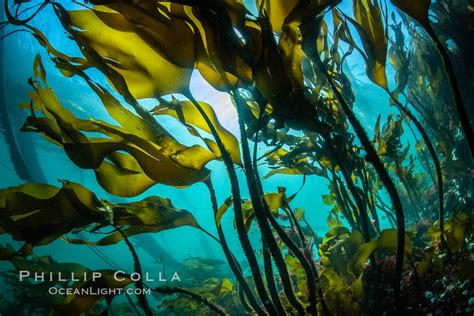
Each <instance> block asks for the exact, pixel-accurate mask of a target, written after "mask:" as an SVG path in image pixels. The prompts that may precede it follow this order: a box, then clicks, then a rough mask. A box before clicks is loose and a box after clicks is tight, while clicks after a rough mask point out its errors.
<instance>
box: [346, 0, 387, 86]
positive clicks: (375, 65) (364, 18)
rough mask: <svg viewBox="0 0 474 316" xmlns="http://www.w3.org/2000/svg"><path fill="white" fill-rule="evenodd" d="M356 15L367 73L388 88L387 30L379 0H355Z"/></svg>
mask: <svg viewBox="0 0 474 316" xmlns="http://www.w3.org/2000/svg"><path fill="white" fill-rule="evenodd" d="M385 14H386V13H385ZM354 17H355V20H356V21H357V23H355V24H354V25H355V26H356V30H357V32H358V33H359V36H360V38H361V41H362V44H363V46H364V51H365V53H366V54H367V59H366V64H367V75H368V76H369V78H370V80H372V81H373V82H374V83H376V84H377V85H379V86H380V87H382V88H384V89H387V77H386V74H385V63H386V60H387V36H386V35H387V32H386V29H385V27H386V26H384V17H383V14H382V11H381V9H380V6H379V3H378V0H374V1H373V3H372V1H371V0H356V1H354Z"/></svg>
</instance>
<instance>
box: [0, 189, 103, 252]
mask: <svg viewBox="0 0 474 316" xmlns="http://www.w3.org/2000/svg"><path fill="white" fill-rule="evenodd" d="M102 206H103V204H102V202H100V201H99V200H98V199H97V197H96V196H95V195H94V194H93V193H92V192H90V191H88V190H87V189H85V188H84V187H82V186H80V185H78V184H75V183H70V182H63V186H62V188H56V187H53V186H50V185H47V184H36V183H33V184H25V185H22V186H19V187H11V188H8V189H3V190H1V191H0V227H1V228H2V230H3V231H4V233H9V234H11V236H12V238H13V239H14V240H19V241H24V242H26V243H28V244H31V245H34V246H35V245H45V244H48V243H50V242H52V241H54V240H56V239H57V238H59V237H60V236H62V235H63V234H67V233H69V232H70V231H71V230H72V229H73V228H79V227H84V226H87V225H89V224H91V223H104V222H105V221H106V214H105V213H104V212H103V211H102V210H101V207H102Z"/></svg>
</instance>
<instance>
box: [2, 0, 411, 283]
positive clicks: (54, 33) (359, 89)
mask: <svg viewBox="0 0 474 316" xmlns="http://www.w3.org/2000/svg"><path fill="white" fill-rule="evenodd" d="M247 5H250V4H249V3H247ZM70 6H71V7H73V6H72V5H70ZM340 8H341V9H342V10H346V11H350V10H351V3H350V2H344V3H343V4H342V5H341V7H340ZM392 10H393V8H390V10H389V13H390V12H392ZM327 22H328V23H331V21H330V20H329V21H327ZM32 25H33V26H35V27H37V28H38V29H41V30H42V31H43V32H44V33H45V36H46V37H47V38H48V39H49V40H50V41H51V43H52V45H53V46H54V47H56V48H57V49H58V50H60V51H61V52H64V53H66V54H68V55H79V54H80V52H79V50H78V48H77V47H76V45H75V43H74V42H73V41H71V40H69V39H68V38H67V36H66V34H65V32H64V30H63V29H62V27H61V25H60V24H59V21H58V20H57V18H56V16H55V15H54V13H53V12H52V11H51V9H50V8H46V9H45V10H43V11H42V12H41V14H39V15H38V16H37V17H35V19H34V20H33V21H32ZM8 31H9V29H8V28H7V29H6V30H5V32H6V33H8ZM104 36H106V35H104ZM359 42H360V41H359ZM3 47H4V49H3V55H2V58H3V59H2V62H3V68H2V70H3V73H2V75H3V80H4V86H3V89H4V90H3V91H4V97H5V103H6V106H7V108H8V113H9V116H8V119H9V120H10V122H11V126H12V132H13V135H14V138H15V139H16V142H17V143H18V145H19V151H20V153H21V156H22V158H23V160H24V161H25V162H26V164H27V167H28V170H29V172H30V173H31V175H32V177H33V179H32V180H33V181H34V182H40V183H48V184H51V185H55V186H60V183H59V182H58V180H59V179H65V180H68V181H71V182H76V183H79V184H82V185H83V186H85V187H86V188H88V189H89V190H91V191H93V192H94V193H96V194H97V196H98V197H99V198H101V199H105V200H108V201H110V202H116V203H120V202H132V201H139V200H142V199H144V198H146V197H148V196H153V195H156V196H161V197H166V198H169V199H171V200H172V201H173V204H174V205H175V206H176V207H177V208H179V209H185V210H188V211H190V212H191V213H192V214H193V215H194V216H195V218H196V220H197V222H198V223H199V224H200V225H201V226H202V228H204V229H205V230H206V231H208V232H210V233H211V234H212V235H214V236H215V235H217V232H216V226H215V221H214V216H213V213H212V208H211V202H210V199H209V193H208V190H207V189H206V186H205V185H204V184H202V183H198V184H194V185H192V186H190V187H188V188H174V187H170V186H165V185H161V184H157V185H155V186H153V187H152V188H150V189H148V190H147V191H146V192H144V193H143V194H141V195H139V196H136V197H133V198H120V197H116V196H112V195H111V194H109V193H107V192H106V191H105V190H104V189H103V188H102V187H101V186H100V185H99V184H98V183H97V181H96V177H95V175H94V172H93V170H85V169H80V168H78V167H77V166H76V165H75V164H73V163H72V162H71V160H70V159H69V158H68V156H67V155H66V154H65V153H64V152H63V151H62V150H61V149H59V148H58V147H56V146H54V145H53V144H51V143H49V142H47V141H46V140H44V139H43V138H42V137H41V136H40V135H38V134H36V133H22V132H20V129H21V126H22V125H23V123H24V121H25V118H26V117H27V116H28V115H29V113H28V111H26V110H21V109H19V107H18V104H20V103H22V102H28V100H29V99H28V96H27V95H26V93H28V92H29V91H30V90H31V87H30V86H29V85H28V78H30V77H31V76H32V67H33V61H34V59H35V56H36V55H37V54H40V56H41V57H42V60H43V63H44V66H45V70H46V73H47V78H48V83H49V85H50V86H51V87H52V88H53V89H54V91H55V93H56V94H57V96H58V98H59V99H60V100H61V102H62V103H63V104H64V105H65V106H66V107H67V109H68V110H70V111H71V112H73V113H74V114H75V115H77V116H78V117H79V118H83V119H89V118H95V119H100V120H104V121H107V122H110V123H112V124H113V123H114V121H113V120H112V119H111V118H110V117H109V115H108V114H107V112H106V111H105V110H104V109H103V107H102V104H101V102H100V100H99V99H98V97H97V96H96V95H95V94H94V93H93V92H92V91H91V90H90V89H89V87H88V86H87V85H86V84H85V83H84V81H83V80H82V79H81V78H78V77H72V78H66V77H64V76H63V75H62V74H61V73H60V72H59V71H58V70H57V68H56V67H55V66H54V64H53V63H52V62H51V61H50V59H49V56H48V55H47V53H46V52H45V50H44V48H43V47H41V46H40V45H39V44H38V43H37V41H36V40H35V39H34V38H33V37H32V35H31V34H29V33H28V32H18V33H15V34H13V35H11V36H8V37H7V38H5V40H4V41H3ZM344 68H345V70H346V73H347V74H349V75H350V76H349V78H350V80H351V82H352V88H353V91H354V94H355V99H356V102H355V104H354V112H355V113H356V114H357V116H358V117H359V119H360V121H361V122H362V124H363V125H364V127H365V128H366V129H367V132H368V134H369V137H370V138H372V137H373V134H374V126H375V122H376V120H377V117H378V116H379V115H380V114H381V115H382V117H383V118H384V119H385V118H386V117H387V116H388V115H389V114H390V113H392V112H394V113H398V112H397V111H395V110H394V109H393V108H391V107H390V106H389V103H388V96H387V94H386V92H385V91H384V90H382V89H381V88H379V87H378V86H376V85H374V84H373V83H372V82H371V81H370V80H369V79H368V78H367V76H366V74H365V64H364V61H363V59H362V58H361V57H360V56H359V55H358V54H353V55H351V56H349V57H348V58H347V60H346V63H345V65H344ZM88 74H89V75H90V76H91V78H92V79H93V80H94V81H96V82H98V83H100V84H101V85H104V86H105V87H107V88H109V91H113V89H112V88H111V87H110V85H109V83H108V82H107V80H106V79H105V78H104V76H103V75H102V74H100V73H99V72H98V71H95V70H90V71H89V72H88ZM387 78H388V79H389V86H393V85H394V81H393V78H394V70H393V69H392V68H390V67H388V68H387ZM190 89H191V92H192V94H193V95H194V97H195V98H196V99H197V100H200V101H205V102H207V103H209V104H210V105H212V107H213V108H214V110H215V111H216V113H217V116H218V118H219V121H220V123H221V124H222V125H223V126H224V127H225V128H226V129H227V130H229V131H230V132H232V133H233V134H234V135H235V136H236V137H237V138H238V139H239V140H240V135H239V127H238V123H237V113H236V110H235V108H234V106H233V104H232V101H231V99H230V97H229V95H228V94H226V93H223V92H219V91H217V90H215V89H214V88H213V87H211V86H210V85H209V84H208V83H207V82H206V81H205V80H204V79H203V78H202V76H201V75H200V74H199V72H197V71H196V70H195V71H194V73H193V76H192V80H191V87H190ZM114 96H115V97H116V98H118V99H119V100H123V99H122V98H121V97H120V95H118V94H117V93H115V94H114ZM175 97H177V98H178V99H182V98H183V96H180V95H175ZM165 99H168V100H169V99H171V96H166V97H165ZM139 102H140V104H142V105H143V107H145V108H146V109H149V110H151V109H152V108H153V107H154V106H155V105H156V100H153V99H144V100H139ZM122 104H125V102H122ZM2 115H5V113H2ZM158 121H159V122H160V123H161V124H162V125H163V126H164V127H165V128H166V129H167V130H169V131H171V132H172V134H173V136H174V137H176V138H177V139H178V140H179V141H180V142H181V143H183V144H185V145H193V144H200V145H203V146H204V142H203V141H201V140H196V138H195V137H192V136H190V135H189V134H188V131H187V129H186V128H185V127H183V126H182V125H181V124H180V123H179V122H178V121H177V120H175V119H174V118H171V117H159V118H158ZM290 133H293V134H295V135H297V134H298V133H300V132H298V131H290ZM402 141H403V143H404V144H408V143H409V144H413V146H411V149H410V150H411V152H413V151H414V144H415V141H414V138H413V136H412V134H410V133H405V134H404V135H403V137H402ZM250 145H251V148H253V143H252V142H250ZM269 149H271V148H269V147H266V146H265V145H264V144H263V143H260V144H259V145H258V153H259V156H260V155H262V154H264V153H265V152H266V151H267V150H269ZM0 152H1V153H2V155H1V160H0V174H1V178H0V188H7V187H10V186H17V185H20V184H22V183H23V182H24V180H22V179H21V177H19V176H18V174H17V173H16V172H15V168H14V165H13V163H12V159H11V155H9V154H8V152H9V148H8V145H7V143H6V139H5V137H1V135H0ZM207 168H209V169H210V170H211V171H212V173H211V176H212V181H213V183H214V186H215V188H216V193H217V200H218V203H219V204H221V203H223V202H224V200H225V199H226V198H228V197H229V196H230V187H229V180H228V177H227V171H226V168H225V167H224V164H223V163H222V162H220V161H212V162H210V163H209V164H208V165H207ZM259 171H260V174H261V175H265V174H267V173H268V172H269V171H270V169H269V168H268V167H267V166H261V168H260V170H259ZM237 176H238V180H239V182H240V184H241V188H242V197H243V198H244V199H250V196H249V194H248V192H247V191H246V186H245V184H246V180H245V175H244V172H243V170H242V169H241V168H239V167H237ZM303 184H304V185H303ZM328 184H329V183H328V181H326V180H325V179H323V178H321V177H318V176H308V177H306V178H305V177H303V176H288V175H275V176H273V177H271V178H268V179H265V180H263V186H264V190H265V192H277V190H278V187H285V188H286V190H287V191H286V192H287V195H288V196H289V195H291V194H293V193H295V192H298V194H297V195H296V198H295V199H294V200H293V201H292V202H291V205H292V207H293V208H297V207H298V208H303V209H305V214H306V219H307V222H308V223H309V224H310V226H311V228H312V229H313V230H314V231H315V232H316V233H317V235H318V236H319V237H322V236H324V234H325V233H326V232H327V231H328V229H329V226H328V224H327V217H328V213H329V211H330V210H331V206H328V205H326V204H325V203H324V202H323V199H322V196H323V195H325V194H328V193H329V190H328ZM382 197H383V198H385V199H386V200H387V203H388V200H389V199H388V198H387V196H386V195H385V192H384V193H383V194H382ZM381 218H382V217H381ZM233 223H234V218H233V212H232V211H229V212H227V213H226V214H225V215H224V217H223V218H222V220H221V224H222V226H223V229H224V232H225V233H226V237H227V241H228V243H229V245H230V248H231V250H232V252H233V253H234V255H235V256H236V257H237V258H241V260H243V258H245V256H244V254H243V251H242V248H241V246H240V242H239V240H238V237H237V233H236V231H235V228H234V224H233ZM253 225H256V223H254V224H253ZM380 226H381V227H382V228H388V227H389V223H388V222H387V220H386V219H383V218H382V219H381V223H380ZM151 236H152V240H149V239H148V240H147V241H146V240H145V239H143V237H140V235H138V236H134V237H131V238H130V239H131V241H132V243H133V244H134V245H136V246H137V253H138V255H139V256H140V259H141V263H142V266H143V270H144V271H161V270H163V269H165V270H166V269H168V271H173V269H174V266H173V265H174V263H175V262H184V261H185V260H186V259H189V258H194V257H199V258H206V259H217V260H222V261H225V256H224V254H223V251H222V249H221V247H220V245H218V244H217V243H216V242H215V241H214V240H212V239H211V238H210V237H209V236H207V235H206V234H204V233H203V232H202V231H200V230H198V229H195V228H192V227H180V228H176V229H171V230H166V231H162V232H159V233H153V234H151ZM249 236H250V239H251V241H252V243H253V244H254V245H255V246H256V248H257V249H259V248H260V245H261V240H260V232H259V231H258V230H256V229H255V230H250V232H249ZM82 237H84V235H82ZM87 238H92V239H94V238H97V237H96V236H87ZM0 241H1V243H2V244H6V243H10V244H11V245H13V247H14V248H15V249H18V248H19V247H21V245H22V244H21V243H20V242H17V241H13V240H11V238H10V237H8V236H6V235H1V236H0ZM154 242H156V243H157V245H159V247H160V248H161V250H160V251H162V253H160V251H157V252H153V250H156V247H157V246H156V244H154ZM34 252H35V253H36V254H37V255H40V256H41V255H51V256H52V257H53V258H54V259H55V260H57V261H59V262H76V263H80V264H82V265H84V266H86V267H88V268H90V269H93V270H96V269H106V268H117V267H118V268H120V269H121V270H123V271H127V272H129V273H130V272H133V270H134V267H133V260H132V258H131V254H130V252H129V249H128V248H127V247H126V246H125V244H124V243H123V242H121V243H118V244H115V245H112V246H106V247H98V248H91V247H88V246H86V245H71V244H68V243H66V242H65V241H63V240H61V239H57V240H56V241H54V242H52V243H51V244H48V245H46V246H38V247H35V249H34ZM163 254H166V255H163ZM164 257H166V258H164ZM111 262H112V263H113V266H112V265H111ZM246 266H247V265H244V272H248V270H245V267H246ZM0 267H1V269H2V271H6V270H8V269H10V267H11V266H10V264H9V263H5V262H2V263H0ZM229 277H230V278H232V277H231V276H230V273H229Z"/></svg>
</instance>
